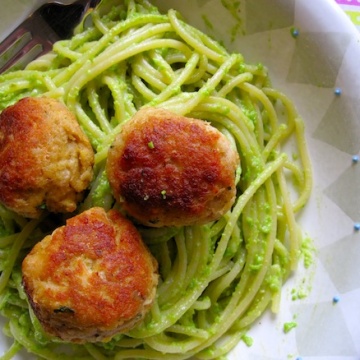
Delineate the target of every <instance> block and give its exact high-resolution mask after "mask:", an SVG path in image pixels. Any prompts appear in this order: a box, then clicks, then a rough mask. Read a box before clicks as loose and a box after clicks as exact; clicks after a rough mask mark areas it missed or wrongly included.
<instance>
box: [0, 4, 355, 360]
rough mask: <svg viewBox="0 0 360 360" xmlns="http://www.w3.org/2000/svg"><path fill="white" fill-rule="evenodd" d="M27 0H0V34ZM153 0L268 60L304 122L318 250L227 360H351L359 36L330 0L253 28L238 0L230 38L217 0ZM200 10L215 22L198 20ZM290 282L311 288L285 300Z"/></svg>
mask: <svg viewBox="0 0 360 360" xmlns="http://www.w3.org/2000/svg"><path fill="white" fill-rule="evenodd" d="M35 3H37V2H36V0H1V5H2V12H1V15H0V16H1V21H0V34H3V35H4V34H6V33H8V32H9V31H10V29H11V28H13V27H14V26H15V25H16V23H18V22H19V21H20V20H21V19H22V18H23V17H24V16H26V14H27V13H28V12H29V11H30V10H31V8H32V7H33V6H34V4H35ZM154 3H155V4H158V5H159V6H160V8H161V9H164V10H165V9H167V8H169V7H174V8H176V9H178V10H180V11H181V12H182V13H183V15H184V17H185V18H186V19H187V20H188V21H189V22H190V23H192V24H194V25H196V26H198V27H199V28H200V29H202V30H204V31H206V32H208V33H209V34H210V35H212V36H214V37H216V38H217V39H218V40H222V41H224V43H225V44H226V45H227V46H228V47H229V48H230V49H231V50H236V51H239V52H241V53H242V54H243V55H244V56H245V60H246V61H247V62H254V63H258V62H262V63H263V64H265V65H267V67H268V68H269V70H270V74H271V77H272V79H273V84H274V86H275V87H277V88H280V89H281V90H282V91H283V92H285V93H286V94H288V95H289V96H290V97H291V98H292V99H293V100H294V101H295V103H296V105H297V107H298V110H299V112H300V114H301V115H302V116H303V118H304V119H305V122H306V131H307V139H308V144H309V147H310V152H311V156H312V161H313V168H314V176H315V184H314V190H313V194H312V197H311V200H310V202H309V204H308V206H307V207H306V208H305V209H304V211H303V213H302V214H301V218H300V221H301V224H302V226H303V228H304V229H305V231H306V232H307V233H308V234H309V235H310V236H311V237H312V238H313V239H314V242H315V245H316V247H317V249H318V250H317V256H316V264H315V266H314V267H313V268H311V269H310V271H308V272H307V273H305V274H303V273H302V271H301V269H300V271H299V272H298V273H297V275H296V276H295V277H294V278H292V279H290V281H289V282H288V283H287V284H286V287H285V289H284V291H283V298H282V305H281V309H280V313H279V314H278V315H277V316H273V315H272V314H270V313H269V312H268V313H266V314H265V316H264V317H263V318H261V320H260V321H259V323H258V324H257V325H256V326H255V327H254V328H253V329H252V330H251V332H250V334H249V335H250V336H252V337H253V339H254V344H253V345H252V346H251V347H247V346H246V345H245V344H243V343H241V344H239V345H238V347H237V348H236V349H235V351H234V352H233V353H232V354H231V355H230V359H231V360H239V359H242V360H266V359H268V360H271V359H289V360H290V359H297V358H298V357H301V358H302V359H303V360H328V359H330V358H331V359H332V360H345V359H346V360H359V359H360V325H359V324H360V306H359V303H360V265H359V264H360V232H356V231H355V230H354V227H353V226H354V224H355V223H356V222H359V221H360V202H359V201H358V200H359V195H358V194H359V193H360V163H359V164H353V163H352V156H353V155H355V154H359V151H360V105H359V104H360V94H359V93H360V92H359V89H360V71H359V70H360V69H359V67H360V65H359V59H360V38H359V35H358V33H357V32H356V30H355V27H354V26H353V25H352V24H351V23H350V21H349V19H348V18H347V17H346V15H345V14H343V13H342V12H341V11H340V10H339V8H338V7H337V6H336V4H335V3H334V2H333V1H332V0H316V1H309V0H282V1H281V0H273V1H271V2H270V1H268V3H267V4H268V6H269V7H278V8H279V9H282V8H285V7H286V9H290V10H289V14H290V15H293V17H292V16H289V18H288V19H285V18H284V19H274V20H276V21H271V19H270V21H269V26H268V28H266V27H265V28H259V29H258V30H256V26H255V25H257V24H256V21H257V19H258V18H261V19H263V20H262V21H263V24H265V23H266V21H267V20H266V12H267V10H268V9H265V8H264V6H260V5H261V3H264V0H261V1H259V0H248V1H247V2H246V1H244V0H243V1H242V2H241V12H240V13H239V16H240V18H241V21H242V28H241V29H240V30H244V28H245V30H247V32H246V34H245V35H242V34H241V31H239V32H238V34H237V35H238V36H237V37H236V39H235V40H234V41H231V37H230V31H231V28H232V26H234V25H235V24H236V21H235V20H234V19H233V17H232V16H231V14H230V13H229V12H228V11H227V10H225V9H224V8H223V7H222V5H221V1H220V0H197V1H195V0H184V1H181V2H180V1H176V0H172V1H170V0H163V1H161V0H158V1H154ZM270 3H271V5H270ZM254 4H259V6H258V8H257V9H256V11H257V12H258V13H257V14H256V12H255V16H254V13H253V12H252V13H251V14H252V18H251V19H249V18H246V14H247V13H250V9H253V8H254V6H251V5H254ZM269 9H270V8H269ZM264 13H265V15H264ZM274 13H276V12H274ZM202 15H206V17H207V18H208V19H209V20H210V21H211V22H212V23H213V25H214V30H211V29H207V28H206V26H205V24H204V21H203V19H202ZM256 15H258V16H256ZM264 16H265V20H264ZM277 20H279V21H277ZM289 21H291V23H289ZM254 22H255V23H254ZM292 26H295V27H297V28H298V29H299V36H298V38H297V39H294V38H293V37H292V36H291V34H290V29H291V27H292ZM269 28H270V29H269ZM306 39H307V40H306ZM305 40H306V41H308V42H306V41H305ZM327 44H329V45H331V46H330V47H328V46H327ZM304 52H305V53H304ZM314 54H315V55H314ZM335 87H340V88H341V89H342V95H341V96H340V97H336V96H335V95H334V88H335ZM334 114H339V116H338V117H337V118H335V115H334ZM338 129H340V131H339V130H338ZM304 280H305V282H304V283H303V281H304ZM294 287H297V288H299V287H302V288H303V289H304V290H305V291H308V290H309V289H310V288H311V292H310V293H309V295H308V297H307V298H305V299H303V300H297V301H292V300H291V294H290V293H291V289H293V288H294ZM335 295H337V296H339V298H340V301H339V302H338V303H337V304H333V302H332V300H333V297H334V296H335ZM294 318H295V321H296V322H297V323H298V326H297V327H296V328H295V329H293V330H292V331H290V332H289V333H288V334H284V333H283V325H284V323H285V322H289V321H292V320H293V319H294ZM0 341H1V344H0V349H3V348H5V347H7V346H9V342H8V341H7V340H6V339H5V338H2V340H0ZM0 354H1V351H0ZM29 358H30V357H29V356H28V355H23V356H18V357H17V359H29Z"/></svg>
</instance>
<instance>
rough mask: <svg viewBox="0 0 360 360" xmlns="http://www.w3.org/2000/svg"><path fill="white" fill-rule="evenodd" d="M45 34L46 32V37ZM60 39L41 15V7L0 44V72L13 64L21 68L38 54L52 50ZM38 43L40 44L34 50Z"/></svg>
mask: <svg viewBox="0 0 360 360" xmlns="http://www.w3.org/2000/svg"><path fill="white" fill-rule="evenodd" d="M43 34H46V37H45V36H43ZM59 39H60V38H59V36H58V35H57V34H56V33H55V32H54V30H53V29H52V28H51V27H50V26H49V25H48V23H47V22H46V21H45V20H44V19H43V18H42V17H41V16H39V9H38V10H36V11H35V12H34V13H33V14H32V15H31V16H29V17H28V18H27V19H26V20H25V21H24V22H23V23H22V24H20V25H19V26H18V27H17V28H16V29H15V30H14V31H13V32H12V33H11V34H10V35H9V36H8V37H7V38H6V39H5V40H4V41H3V42H2V43H1V44H0V73H2V72H5V71H7V70H9V69H10V68H12V67H13V66H14V67H15V68H20V66H23V65H27V63H29V62H30V61H31V60H33V59H35V58H36V57H37V56H39V55H41V54H42V53H46V52H48V51H49V50H51V49H52V45H53V43H54V42H55V41H57V40H59ZM36 45H38V46H37V47H36V49H35V50H33V49H34V48H35V46H36ZM29 52H30V53H29ZM28 53H29V55H28V56H26V59H24V61H22V62H21V59H22V58H23V57H24V55H25V54H28ZM32 55H33V56H32ZM27 60H28V61H27ZM19 61H20V62H19Z"/></svg>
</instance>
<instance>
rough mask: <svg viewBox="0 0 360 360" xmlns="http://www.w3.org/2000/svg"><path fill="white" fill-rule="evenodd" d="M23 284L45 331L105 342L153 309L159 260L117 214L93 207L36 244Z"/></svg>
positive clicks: (26, 261) (26, 262)
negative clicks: (150, 308) (151, 307)
mask: <svg viewBox="0 0 360 360" xmlns="http://www.w3.org/2000/svg"><path fill="white" fill-rule="evenodd" d="M22 271H23V286H24V289H25V292H26V294H27V296H28V299H29V302H30V304H31V306H32V308H33V310H34V313H35V315H36V316H37V317H38V319H39V321H40V323H41V324H42V325H43V327H44V329H45V330H46V331H47V332H48V333H49V334H51V335H55V336H57V337H59V338H61V339H63V340H66V341H72V342H84V341H87V342H95V341H103V340H107V339H108V338H109V337H111V336H112V335H114V334H116V333H119V332H123V331H127V330H129V329H131V328H132V327H133V326H134V325H135V324H137V323H138V322H139V321H140V320H141V319H142V318H143V317H144V315H145V313H146V312H147V311H148V309H149V307H150V306H151V304H152V302H153V300H154V297H155V292H156V286H157V281H158V276H157V262H156V260H155V259H154V257H153V256H152V255H151V253H150V252H149V250H148V249H147V247H146V246H145V244H144V243H143V241H142V239H141V237H140V235H139V232H138V231H137V230H136V228H135V227H134V225H133V224H132V223H131V222H130V221H129V220H127V219H126V218H125V217H124V216H123V215H121V214H120V213H119V212H118V211H115V210H110V211H109V212H108V213H106V212H105V210H104V209H102V208H92V209H90V210H87V211H85V212H83V213H81V214H80V215H77V216H75V217H73V218H71V219H69V220H68V221H67V224H66V226H63V227H60V228H58V229H56V230H55V231H54V232H53V234H52V235H49V236H47V237H45V238H44V239H43V240H42V241H41V242H40V243H38V244H37V245H35V247H34V248H33V249H32V251H31V252H30V253H29V254H28V255H27V256H26V258H25V259H24V261H23V264H22Z"/></svg>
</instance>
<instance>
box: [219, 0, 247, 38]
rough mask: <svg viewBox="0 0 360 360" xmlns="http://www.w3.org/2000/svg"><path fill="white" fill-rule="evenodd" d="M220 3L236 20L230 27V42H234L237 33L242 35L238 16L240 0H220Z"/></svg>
mask: <svg viewBox="0 0 360 360" xmlns="http://www.w3.org/2000/svg"><path fill="white" fill-rule="evenodd" d="M221 4H222V5H223V6H224V8H225V9H226V10H227V11H228V12H229V13H230V15H231V16H232V17H233V19H234V20H236V23H235V25H234V26H233V27H232V28H231V30H230V34H231V42H234V41H235V39H236V37H237V36H238V35H242V34H243V32H242V31H241V30H242V25H243V24H242V19H241V16H240V13H241V8H240V5H241V2H240V1H232V0H221Z"/></svg>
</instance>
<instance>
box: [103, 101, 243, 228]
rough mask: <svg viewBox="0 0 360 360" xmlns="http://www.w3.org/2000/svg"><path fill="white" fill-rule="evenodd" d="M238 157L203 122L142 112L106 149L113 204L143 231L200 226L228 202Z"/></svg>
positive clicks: (166, 113)
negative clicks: (117, 202) (136, 222)
mask: <svg viewBox="0 0 360 360" xmlns="http://www.w3.org/2000/svg"><path fill="white" fill-rule="evenodd" d="M238 166H239V156H238V153H237V152H236V150H235V149H233V148H232V147H231V144H230V142H229V141H228V140H227V138H226V137H225V136H224V135H223V134H222V133H221V132H220V131H218V130H217V129H215V128H214V127H212V126H211V125H210V124H209V123H207V122H205V121H202V120H198V119H192V118H187V117H184V116H179V115H176V114H174V113H172V112H170V111H167V110H164V109H158V108H144V109H142V110H140V111H138V112H137V113H136V114H135V116H134V117H133V118H132V119H130V120H129V121H128V122H127V123H126V124H124V126H123V128H122V131H121V132H120V134H119V135H118V136H117V138H116V139H115V142H114V144H113V146H112V147H111V148H110V150H109V154H108V159H107V174H108V178H109V182H110V185H111V187H112V190H113V193H114V196H115V198H116V199H117V201H119V202H120V203H121V205H122V206H123V208H124V209H125V210H126V211H127V212H128V214H129V215H131V216H132V217H134V218H135V219H136V220H137V221H139V222H140V223H142V224H145V225H148V226H155V227H160V226H185V225H193V224H203V223H207V222H210V221H213V220H216V219H218V218H219V217H221V216H222V215H223V214H224V213H225V212H226V211H228V210H229V209H230V207H231V205H232V204H233V202H234V199H235V194H236V189H235V173H236V169H237V167H238Z"/></svg>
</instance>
